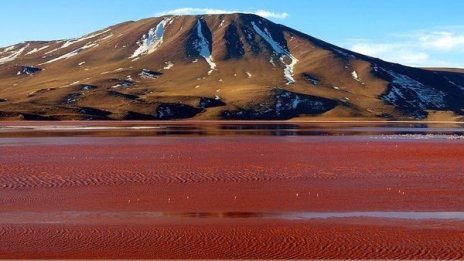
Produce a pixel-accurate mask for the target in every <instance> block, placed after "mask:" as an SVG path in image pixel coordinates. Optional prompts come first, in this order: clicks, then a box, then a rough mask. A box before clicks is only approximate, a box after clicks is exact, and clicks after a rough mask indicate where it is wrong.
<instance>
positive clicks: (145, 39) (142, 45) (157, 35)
mask: <svg viewBox="0 0 464 261" xmlns="http://www.w3.org/2000/svg"><path fill="white" fill-rule="evenodd" d="M170 21H172V18H171V17H167V18H164V19H163V20H162V21H161V22H159V23H158V25H156V27H154V28H151V29H150V30H149V31H148V33H147V34H144V35H143V36H142V38H141V39H140V40H139V41H137V45H138V46H139V48H137V50H135V52H134V53H133V54H132V56H131V57H130V59H133V58H137V57H139V56H141V55H145V54H151V53H153V52H154V51H156V50H157V49H158V48H159V47H160V46H161V44H162V43H163V38H164V31H165V29H166V25H167V24H168V23H169V22H170Z"/></svg>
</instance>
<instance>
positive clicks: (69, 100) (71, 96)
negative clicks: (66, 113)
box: [63, 92, 83, 104]
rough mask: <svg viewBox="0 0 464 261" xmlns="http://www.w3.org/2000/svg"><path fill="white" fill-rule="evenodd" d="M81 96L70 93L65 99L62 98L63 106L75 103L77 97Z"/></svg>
mask: <svg viewBox="0 0 464 261" xmlns="http://www.w3.org/2000/svg"><path fill="white" fill-rule="evenodd" d="M81 96H83V94H81V93H76V92H73V93H70V94H68V95H66V97H64V101H63V103H64V104H73V103H76V102H77V100H78V99H79V97H81Z"/></svg>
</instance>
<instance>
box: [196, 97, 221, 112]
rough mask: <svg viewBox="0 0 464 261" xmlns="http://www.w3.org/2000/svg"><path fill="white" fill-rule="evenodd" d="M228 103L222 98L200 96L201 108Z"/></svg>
mask: <svg viewBox="0 0 464 261" xmlns="http://www.w3.org/2000/svg"><path fill="white" fill-rule="evenodd" d="M224 105H226V104H225V103H224V102H223V101H222V100H221V99H213V98H208V97H201V98H200V108H203V109H206V108H211V107H219V106H224Z"/></svg>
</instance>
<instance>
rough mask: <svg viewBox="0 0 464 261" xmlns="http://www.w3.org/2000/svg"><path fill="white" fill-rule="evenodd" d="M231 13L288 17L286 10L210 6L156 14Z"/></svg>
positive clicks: (277, 17) (276, 17)
mask: <svg viewBox="0 0 464 261" xmlns="http://www.w3.org/2000/svg"><path fill="white" fill-rule="evenodd" d="M231 13H248V14H255V15H259V16H262V17H265V18H275V19H285V18H287V17H288V13H286V12H281V13H278V12H272V11H269V10H263V9H258V10H254V11H243V10H241V11H240V10H224V9H212V8H190V7H185V8H178V9H173V10H168V11H164V12H159V13H157V14H156V16H163V15H198V14H231Z"/></svg>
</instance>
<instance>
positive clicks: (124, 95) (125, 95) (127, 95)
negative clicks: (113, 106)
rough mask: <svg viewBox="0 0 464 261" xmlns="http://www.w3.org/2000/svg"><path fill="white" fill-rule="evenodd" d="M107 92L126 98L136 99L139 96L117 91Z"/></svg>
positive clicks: (110, 94)
mask: <svg viewBox="0 0 464 261" xmlns="http://www.w3.org/2000/svg"><path fill="white" fill-rule="evenodd" d="M107 93H108V95H109V96H114V97H121V98H124V99H126V100H136V99H138V98H139V97H138V96H137V95H132V94H125V93H121V92H116V91H107Z"/></svg>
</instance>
